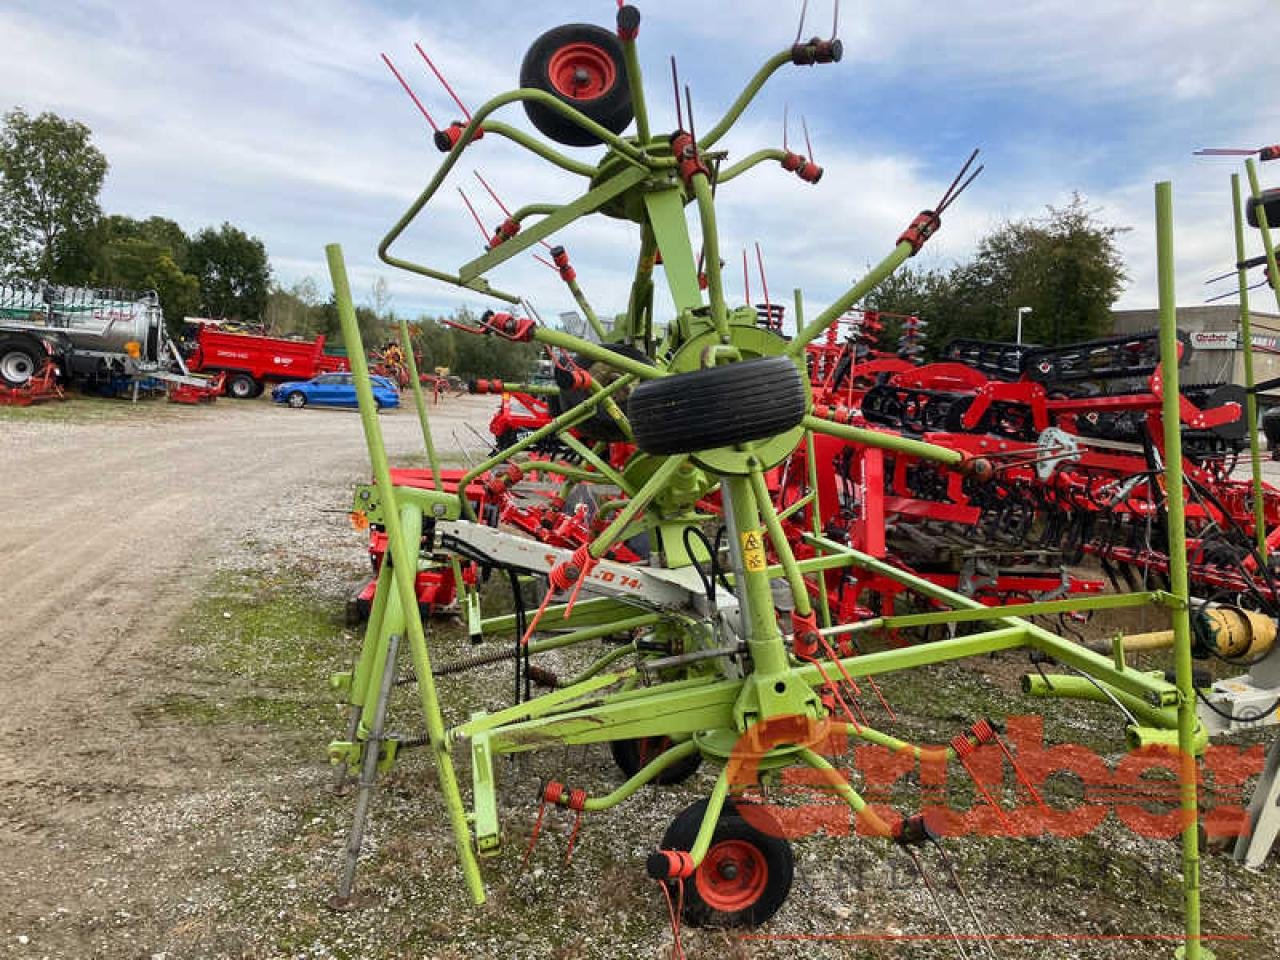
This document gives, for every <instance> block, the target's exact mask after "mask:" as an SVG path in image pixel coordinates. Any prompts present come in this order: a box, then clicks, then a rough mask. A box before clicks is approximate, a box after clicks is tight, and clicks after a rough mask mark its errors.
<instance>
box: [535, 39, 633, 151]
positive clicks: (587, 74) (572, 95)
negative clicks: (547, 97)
mask: <svg viewBox="0 0 1280 960" xmlns="http://www.w3.org/2000/svg"><path fill="white" fill-rule="evenodd" d="M520 86H522V87H531V88H533V89H534V90H544V91H546V92H547V93H549V94H551V95H552V96H553V97H555V98H556V99H557V100H559V101H560V102H561V103H566V104H568V105H569V106H571V107H573V108H575V109H576V110H579V111H580V112H582V113H583V114H585V115H586V116H587V117H588V118H590V119H592V120H594V121H595V122H596V123H598V124H600V126H602V127H604V128H605V129H606V130H608V131H610V132H612V133H621V132H622V131H623V130H625V129H627V125H628V124H629V123H631V119H632V117H633V115H634V114H633V112H632V105H631V85H630V83H629V82H628V81H627V65H626V61H625V60H624V59H623V56H622V44H621V43H619V42H618V38H617V36H615V35H614V34H613V33H612V32H610V31H608V30H606V29H604V27H597V26H594V25H592V24H589V23H569V24H565V25H564V26H562V27H554V28H553V29H551V30H548V31H547V32H546V33H544V34H543V35H542V36H540V37H539V38H538V39H537V40H535V41H533V46H531V47H530V48H529V52H528V53H526V54H525V56H524V63H522V64H521V65H520ZM524 109H525V113H527V114H528V115H529V119H530V120H531V121H533V125H534V126H535V127H537V128H538V129H539V130H541V131H542V132H543V133H545V134H546V135H547V136H548V137H550V138H551V139H552V140H555V141H556V142H557V143H563V144H565V145H566V146H570V147H594V146H596V145H597V144H599V143H600V142H601V141H600V139H599V138H598V137H597V136H596V135H595V134H593V133H589V132H588V131H586V130H584V129H582V128H581V127H580V126H578V125H577V124H576V123H573V122H572V121H570V120H568V119H567V118H565V117H564V116H562V115H561V114H559V113H557V112H556V111H555V110H554V109H553V108H552V107H548V106H547V105H546V104H542V103H537V102H534V101H531V100H526V101H525V102H524Z"/></svg>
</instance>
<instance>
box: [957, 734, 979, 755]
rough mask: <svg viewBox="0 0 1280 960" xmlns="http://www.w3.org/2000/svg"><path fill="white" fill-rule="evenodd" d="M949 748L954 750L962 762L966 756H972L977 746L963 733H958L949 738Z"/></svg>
mask: <svg viewBox="0 0 1280 960" xmlns="http://www.w3.org/2000/svg"><path fill="white" fill-rule="evenodd" d="M951 749H952V750H954V751H955V752H956V756H957V757H959V758H960V760H961V761H962V762H963V761H964V760H965V758H966V757H971V756H973V752H974V751H975V750H977V749H978V748H977V746H976V745H975V744H974V742H973V741H972V740H970V739H969V738H968V737H966V736H965V735H964V734H962V733H958V734H956V735H955V736H954V737H952V738H951Z"/></svg>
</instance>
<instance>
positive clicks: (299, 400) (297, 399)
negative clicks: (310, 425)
mask: <svg viewBox="0 0 1280 960" xmlns="http://www.w3.org/2000/svg"><path fill="white" fill-rule="evenodd" d="M285 399H286V400H288V402H289V406H291V407H293V409H295V410H301V409H302V408H303V407H305V406H306V405H307V395H306V394H305V393H300V392H298V391H297V390H295V391H293V393H291V394H289V396H288V397H286V398H285Z"/></svg>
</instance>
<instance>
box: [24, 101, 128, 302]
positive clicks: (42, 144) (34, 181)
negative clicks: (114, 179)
mask: <svg viewBox="0 0 1280 960" xmlns="http://www.w3.org/2000/svg"><path fill="white" fill-rule="evenodd" d="M90 136H91V132H90V130H89V128H88V127H87V126H85V125H84V124H83V123H80V122H78V121H75V120H65V119H63V118H62V117H59V116H57V115H56V114H53V113H42V114H40V115H39V116H38V117H32V116H30V115H29V114H28V113H27V112H26V111H24V110H23V109H22V108H21V107H15V108H14V109H13V110H10V111H9V112H8V113H6V114H5V115H4V125H3V127H0V221H3V222H4V224H5V229H6V233H7V234H8V242H7V243H4V242H0V255H4V256H5V257H6V260H5V261H4V262H2V263H0V272H2V273H6V274H10V275H14V276H26V277H29V278H31V279H37V278H44V279H48V280H54V281H58V282H63V283H66V282H78V281H79V278H78V277H77V276H75V275H74V274H75V272H76V271H78V270H82V269H83V259H82V258H81V257H79V256H77V253H79V252H81V251H82V250H83V246H84V242H83V238H84V235H85V234H86V233H88V232H89V231H90V230H92V228H93V226H94V224H95V223H96V221H97V219H98V217H99V215H100V213H101V210H100V208H99V206H98V195H99V194H100V193H101V191H102V181H103V180H104V178H105V177H106V175H107V158H106V157H105V156H103V154H102V152H101V151H100V150H99V149H98V148H97V147H95V146H94V145H93V143H92V142H91V140H90ZM6 247H7V249H5V248H6Z"/></svg>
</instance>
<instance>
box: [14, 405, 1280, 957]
mask: <svg viewBox="0 0 1280 960" xmlns="http://www.w3.org/2000/svg"><path fill="white" fill-rule="evenodd" d="M492 406H493V401H492V400H488V399H480V398H466V397H463V398H453V399H448V400H446V401H444V402H443V403H442V404H441V405H440V406H439V407H437V408H436V410H435V415H436V422H437V434H436V435H437V439H438V441H440V442H441V446H442V448H444V449H445V451H446V452H445V455H446V457H447V458H450V459H452V460H453V461H454V462H459V458H460V457H461V456H462V455H461V454H460V453H458V452H457V451H458V448H459V447H460V446H465V447H467V448H469V449H470V450H472V451H476V450H478V448H479V445H480V441H479V440H478V439H476V438H475V436H474V435H473V434H472V433H471V431H470V430H469V429H468V428H467V427H465V426H464V425H463V424H465V423H469V424H470V425H471V426H473V427H475V428H477V429H479V430H480V431H482V432H483V431H484V425H485V422H486V421H487V419H488V416H489V412H490V410H491V408H492ZM380 422H381V424H382V427H383V429H384V431H385V433H386V435H387V438H388V446H389V447H390V448H391V449H392V450H394V451H400V452H402V453H405V454H412V453H414V452H416V451H417V450H418V449H419V448H420V438H419V436H418V427H417V422H416V419H415V418H414V416H413V415H412V413H411V412H410V411H407V410H404V411H399V412H393V413H389V414H386V415H384V416H383V417H382V418H380ZM0 451H2V452H3V458H4V463H5V466H6V469H5V471H4V473H3V479H0V496H2V502H3V503H4V504H5V507H4V511H3V522H2V523H0V584H3V595H4V597H5V601H6V602H5V603H4V616H3V618H0V643H2V644H3V647H2V649H4V651H5V652H6V654H7V656H6V669H5V670H4V671H3V674H2V675H0V905H3V912H2V914H0V957H15V958H24V960H25V958H90V957H92V958H108V960H126V958H139V957H141V958H150V960H157V958H160V960H185V958H201V960H203V958H258V957H298V958H303V957H307V958H314V957H340V958H348V957H350V958H355V957H361V958H365V957H367V958H384V957H385V958H391V957H440V958H455V957H502V958H506V957H515V956H519V957H559V958H570V957H591V958H595V957H600V958H611V957H627V958H640V957H645V958H648V957H666V956H668V955H669V951H670V947H671V934H670V930H669V926H668V924H667V919H666V907H665V906H664V905H663V903H662V901H661V899H660V897H659V895H658V894H657V891H656V888H655V887H654V886H653V884H651V883H650V882H648V881H645V880H644V879H643V875H642V871H641V867H640V864H641V862H642V859H643V856H644V855H645V853H646V852H648V850H650V849H652V848H653V846H654V845H655V844H656V842H657V840H658V839H659V838H660V837H661V833H662V830H663V829H664V828H665V825H666V823H668V822H669V821H670V819H671V817H672V816H673V815H674V813H675V812H676V811H678V810H679V809H680V808H681V807H682V806H683V805H684V804H685V803H687V802H689V801H690V800H692V799H694V798H695V797H696V796H698V795H700V794H703V795H704V794H705V792H706V787H707V786H709V784H710V779H709V778H708V774H707V773H706V772H705V771H703V772H702V773H700V774H698V776H697V777H696V778H695V780H694V781H693V783H692V784H689V785H686V787H685V788H682V789H681V790H675V791H657V790H655V791H646V792H644V793H643V794H641V795H640V796H638V797H637V798H636V799H635V800H634V801H632V802H631V803H629V804H628V805H627V806H625V807H622V808H619V810H617V811H614V812H613V813H612V814H609V815H601V816H600V817H599V818H598V819H596V820H592V821H591V822H589V823H587V824H586V825H585V826H584V827H583V833H582V838H581V840H580V842H579V843H580V845H579V852H578V853H577V855H576V856H575V858H574V860H573V862H572V864H569V865H566V864H565V863H564V862H563V853H564V849H565V843H566V836H567V834H568V831H569V829H570V825H571V821H570V820H569V819H567V818H566V817H564V816H556V815H554V814H553V815H552V821H553V822H551V823H549V824H548V827H547V828H546V831H545V835H544V838H543V839H542V840H541V841H540V844H539V846H538V848H537V851H536V852H535V854H534V856H533V857H532V858H531V859H530V862H529V864H528V865H527V866H526V865H524V864H523V863H522V858H523V854H524V849H525V839H526V838H527V837H528V834H529V829H530V827H531V825H532V822H533V819H534V815H535V813H536V804H534V802H533V800H532V797H533V796H534V792H535V790H536V787H537V784H538V782H539V778H540V777H542V776H549V775H552V774H557V775H561V778H562V779H563V774H564V772H565V771H566V769H568V770H569V771H570V772H571V773H572V775H573V776H574V778H575V785H581V786H583V787H585V788H587V789H588V790H590V791H592V792H596V791H598V790H600V789H611V788H612V786H613V785H616V783H617V777H616V772H615V771H614V770H613V768H612V765H611V763H610V761H609V758H608V754H607V752H604V751H601V750H592V751H579V750H572V751H560V752H554V751H553V752H551V754H550V755H548V756H546V757H542V755H539V756H538V757H535V758H533V759H530V760H528V761H524V762H521V763H519V764H512V765H508V766H506V767H504V768H503V769H502V770H501V771H500V775H501V776H503V778H504V784H503V787H504V790H503V792H502V794H501V802H502V803H503V805H504V807H503V816H504V826H507V825H509V827H510V832H511V839H512V842H511V843H508V844H507V848H506V850H505V851H504V853H503V854H502V856H501V857H499V858H497V859H496V860H492V861H486V863H485V876H486V881H487V882H488V885H489V888H490V894H491V900H490V903H489V904H488V905H487V906H486V907H484V908H474V907H472V906H471V905H470V904H469V902H468V901H467V899H466V897H465V894H464V893H463V891H462V889H461V884H460V878H459V875H458V873H457V870H456V866H455V863H454V858H453V854H452V850H451V849H450V846H449V842H450V841H449V833H448V830H447V828H446V827H445V823H444V817H443V811H442V809H441V807H440V803H439V795H438V793H437V791H436V789H435V785H434V778H433V777H432V775H431V773H430V768H429V767H428V766H427V764H426V763H425V758H421V757H416V756H415V757H411V758H410V759H409V760H407V761H406V762H405V763H404V764H403V765H401V766H400V767H398V769H397V772H396V773H395V774H394V775H393V776H391V777H390V778H388V779H387V780H386V781H385V782H384V785H383V789H382V790H381V792H380V793H379V795H378V798H377V799H376V801H375V813H374V818H373V823H372V825H371V832H370V836H369V843H368V854H367V857H366V859H365V862H364V863H363V864H362V867H361V881H360V882H361V888H362V889H363V890H364V891H365V892H367V893H370V894H371V895H372V903H373V904H374V905H373V906H372V907H371V908H369V909H367V910H364V911H360V912H357V913H350V914H337V913H332V912H330V911H328V910H327V909H326V908H325V906H324V900H325V898H326V897H327V895H328V894H329V893H330V892H331V891H332V889H333V884H334V882H335V878H336V874H337V869H338V865H339V862H340V857H341V851H342V846H343V843H344V840H345V831H346V827H347V824H348V818H349V813H350V802H351V801H350V798H349V797H335V796H333V794H332V792H331V791H330V789H329V786H330V783H331V773H330V771H329V769H328V767H327V765H326V764H325V762H324V745H325V743H326V742H327V741H328V740H329V739H332V738H336V737H338V736H340V735H341V731H342V719H341V714H340V712H339V710H338V709H337V707H336V705H335V704H334V702H333V701H334V700H335V697H334V696H333V695H332V694H330V693H328V692H327V691H326V689H325V680H326V677H327V676H328V674H329V673H330V672H331V671H333V670H339V669H343V668H345V666H346V664H347V662H348V660H349V657H350V654H351V651H352V649H353V645H354V642H355V636H354V634H353V633H352V632H351V631H349V630H347V629H345V628H344V624H343V619H342V616H343V604H344V601H345V599H346V597H347V596H348V595H349V593H350V590H351V588H352V587H353V585H354V584H355V583H357V581H358V580H359V579H360V577H361V576H362V574H363V572H364V571H365V570H366V569H367V562H366V560H365V558H364V555H363V546H362V538H361V535H359V534H357V533H355V532H354V531H352V529H351V528H350V525H349V522H348V518H347V516H346V510H347V507H348V505H349V502H350V490H351V486H352V484H354V483H355V482H358V481H360V480H363V479H364V478H365V477H366V475H367V466H366V457H365V450H364V442H363V437H362V435H361V432H360V426H359V420H358V417H357V416H356V415H355V414H353V413H350V412H345V411H317V410H306V411H293V410H288V409H284V408H276V407H274V406H272V405H271V404H270V403H267V402H265V401H255V402H246V403H235V402H232V401H220V402H219V403H218V404H217V405H216V406H214V407H204V408H178V407H174V406H171V405H163V404H147V405H142V406H139V407H137V408H135V407H132V406H130V405H128V404H125V403H109V402H105V401H101V402H98V401H86V400H77V401H75V402H74V403H73V404H72V405H70V406H68V407H65V408H45V409H40V410H32V411H7V412H4V411H0ZM436 643H438V644H439V647H438V649H439V651H440V652H441V653H442V654H443V655H445V656H448V655H450V654H451V652H453V651H454V650H455V649H456V650H458V651H463V650H465V649H466V647H465V640H464V639H463V638H462V637H461V635H460V631H458V630H456V629H452V628H451V627H450V626H449V625H448V624H442V625H440V626H439V627H438V630H437V637H436ZM1150 666H1158V664H1156V663H1154V662H1153V663H1152V664H1150ZM1025 668H1026V664H1025V659H1024V660H1023V661H1021V662H1014V661H1013V660H1007V661H999V662H994V663H992V664H991V665H990V669H986V670H973V669H969V668H965V667H960V666H945V667H942V668H936V669H932V670H929V671H918V672H915V673H913V674H910V675H902V676H900V677H896V678H886V679H885V682H884V684H883V686H884V688H885V693H886V695H887V697H888V699H889V700H890V701H891V702H893V703H894V704H895V705H899V714H900V717H899V720H900V724H901V725H900V727H899V728H897V732H901V731H905V733H906V735H910V736H925V735H928V733H929V732H932V731H937V730H938V729H940V728H941V729H955V728H957V725H961V726H962V725H963V723H964V722H967V721H968V720H969V719H972V718H974V717H976V716H983V715H992V716H1006V715H1008V714H1010V713H1015V712H1030V710H1029V709H1028V708H1027V706H1026V703H1025V702H1024V701H1019V700H1017V698H1016V696H1015V692H1016V678H1017V675H1018V674H1019V673H1021V672H1023V671H1024V670H1025ZM506 676H507V674H506V670H505V669H502V668H494V669H492V670H491V671H489V672H483V671H482V672H481V673H479V674H477V675H475V676H474V677H473V678H472V679H471V680H468V681H465V682H463V683H462V684H460V685H459V686H457V687H454V688H451V690H452V692H449V693H446V696H453V697H455V698H456V699H455V701H454V710H455V714H454V715H455V716H456V715H457V714H456V711H457V710H459V709H463V708H465V709H475V708H479V707H491V706H496V705H499V704H501V703H502V702H503V701H504V698H505V695H506V693H507V688H506ZM939 690H942V691H944V694H945V695H942V696H940V695H939V694H938V691H939ZM406 696H407V694H404V695H402V698H401V700H400V701H399V704H398V707H397V709H396V711H395V713H396V715H397V718H399V719H401V720H402V721H403V723H405V724H407V725H409V729H410V732H416V731H415V730H414V729H413V727H412V712H411V710H409V709H407V706H408V701H407V700H406V699H404V697H406ZM1063 706H1064V709H1063V710H1061V711H1058V712H1056V713H1055V714H1054V719H1053V720H1052V721H1051V723H1050V725H1049V726H1048V727H1047V728H1046V739H1047V740H1049V741H1053V742H1058V741H1061V740H1065V739H1072V740H1074V741H1075V742H1078V743H1082V744H1084V745H1086V746H1090V747H1093V748H1095V749H1097V750H1099V751H1100V752H1105V751H1107V750H1108V749H1110V750H1111V751H1112V755H1113V756H1114V753H1115V751H1118V750H1119V749H1120V747H1119V745H1118V743H1117V741H1118V739H1119V738H1118V736H1117V732H1118V731H1117V726H1116V724H1115V723H1113V722H1111V723H1110V725H1109V726H1105V727H1104V726H1100V725H1099V722H1098V721H1097V719H1096V718H1097V716H1098V713H1099V711H1098V710H1097V709H1094V708H1090V707H1087V706H1084V705H1079V704H1064V705H1063ZM881 719H883V718H881ZM461 775H462V777H463V778H464V782H466V777H467V773H466V770H465V768H464V769H462V771H461ZM951 849H952V856H953V857H954V859H955V862H956V865H957V867H958V869H959V871H960V874H961V875H962V876H963V877H964V878H965V885H966V887H968V888H969V892H970V893H971V894H972V895H973V896H974V897H975V899H976V900H977V902H978V907H979V912H980V913H981V915H982V917H983V924H984V928H985V929H986V931H987V932H990V933H995V934H998V935H1000V936H1001V937H1003V938H1004V939H1003V940H1001V941H1000V942H999V943H998V944H997V946H996V948H995V951H996V955H998V956H999V957H1001V958H1002V960H1005V958H1015V957H1044V956H1054V957H1055V958H1057V957H1064V958H1065V957H1122V958H1129V957H1133V958H1138V957H1143V958H1147V957H1150V956H1152V955H1165V954H1167V955H1172V946H1173V945H1172V944H1171V943H1169V942H1167V941H1166V939H1165V938H1168V937H1169V936H1171V935H1173V934H1176V932H1177V930H1178V917H1179V913H1178V904H1179V899H1180V897H1179V885H1180V875H1179V872H1178V854H1177V847H1176V844H1174V843H1170V842H1165V841H1153V840H1141V839H1139V838H1136V837H1134V836H1133V835H1132V834H1129V833H1127V832H1125V831H1123V830H1121V829H1119V828H1113V827H1108V828H1106V829H1104V830H1102V831H1099V832H1098V833H1095V834H1093V835H1090V836H1089V837H1085V838H1082V839H1080V840H1074V841H1062V842H1056V841H1051V842H1043V841H1038V840H1024V841H1001V840H979V839H970V840H964V841H959V842H957V843H956V844H955V845H954V846H953V847H952V848H951ZM933 868H934V869H935V870H936V869H939V868H938V865H937V864H936V863H935V864H934V866H933ZM1278 873H1280V868H1278V867H1277V863H1276V860H1275V859H1274V858H1273V859H1272V860H1271V861H1270V862H1269V863H1268V865H1267V866H1266V868H1265V869H1264V871H1263V872H1262V873H1260V874H1256V875H1254V874H1248V873H1245V872H1244V871H1242V870H1240V869H1238V868H1236V867H1235V866H1234V865H1233V864H1232V863H1230V861H1229V860H1228V859H1226V858H1223V857H1220V856H1219V857H1211V858H1209V860H1208V861H1207V862H1206V866H1205V880H1204V882H1205V901H1206V903H1205V915H1206V929H1207V930H1208V931H1209V932H1210V933H1211V934H1213V935H1215V936H1219V937H1222V938H1224V940H1223V941H1222V942H1221V943H1219V944H1215V950H1216V952H1217V955H1218V957H1220V958H1222V960H1228V958H1240V960H1263V958H1273V957H1274V956H1275V955H1276V954H1277V952H1278V950H1277V948H1278V946H1280V932H1278V930H1280V920H1278V919H1277V915H1276V911H1275V903H1276V902H1277V899H1278V898H1280V877H1278V876H1277V874H1278ZM940 883H941V884H942V886H943V887H944V889H943V890H942V892H941V895H942V897H943V899H944V901H945V902H946V904H947V905H948V910H949V911H950V912H951V916H952V917H953V922H955V923H956V924H957V925H958V926H960V927H961V929H962V930H965V929H969V928H968V927H966V924H967V922H968V921H967V920H966V919H965V917H966V916H967V911H966V908H965V907H964V903H963V900H961V899H959V896H958V894H957V892H956V891H955V889H953V888H949V887H947V886H946V884H945V881H942V880H940ZM1027 931H1051V932H1052V933H1053V934H1054V935H1059V934H1060V935H1062V936H1063V937H1064V938H1065V939H1063V940H1061V941H1057V942H1051V943H1046V942H1043V941H1041V942H1035V941H1027V940H1020V939H1018V935H1019V934H1021V933H1025V932H1027ZM942 933H943V928H942V927H941V925H940V920H939V917H938V914H937V913H936V912H935V911H934V907H933V904H932V902H931V900H930V898H929V896H928V894H927V891H925V890H924V888H923V887H921V885H920V884H919V882H918V878H917V877H916V876H915V874H914V873H912V872H911V871H910V867H909V863H908V862H907V861H905V859H904V858H902V857H901V855H900V854H896V853H894V852H892V851H884V850H881V849H880V848H878V847H876V846H874V845H871V844H868V843H866V842H861V841H847V840H843V841H842V840H836V839H831V838H818V839H815V840H813V841H805V842H804V843H802V844H800V845H799V846H798V847H797V877H796V883H795V887H794V888H793V890H792V893H791V899H790V900H789V902H788V905H787V906H786V907H785V908H784V910H783V912H782V913H781V914H779V916H778V918H776V919H775V921H774V922H772V923H771V924H770V925H769V926H768V927H767V928H766V929H765V930H764V931H763V932H762V935H761V936H760V937H756V938H751V939H742V938H738V937H734V936H730V935H727V934H723V933H717V932H714V931H712V932H706V931H703V932H699V931H688V932H687V933H686V935H685V949H686V951H687V953H688V956H689V957H690V960H696V958H699V957H712V956H714V957H717V958H720V960H732V958H738V957H750V958H765V957H814V956H820V957H828V956H829V957H845V956H858V957H863V956H865V957H884V958H889V957H909V958H913V960H914V958H932V957H954V956H955V955H956V953H957V950H956V948H955V946H954V944H952V943H951V942H950V941H949V940H947V939H946V937H945V936H944V935H942ZM970 952H971V954H972V955H973V956H974V957H977V956H978V955H979V954H980V953H981V951H980V950H978V949H977V948H976V947H975V946H974V945H973V944H972V943H971V944H970ZM989 960H990V958H989Z"/></svg>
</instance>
